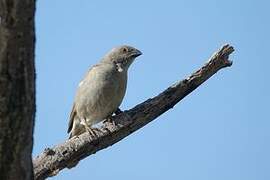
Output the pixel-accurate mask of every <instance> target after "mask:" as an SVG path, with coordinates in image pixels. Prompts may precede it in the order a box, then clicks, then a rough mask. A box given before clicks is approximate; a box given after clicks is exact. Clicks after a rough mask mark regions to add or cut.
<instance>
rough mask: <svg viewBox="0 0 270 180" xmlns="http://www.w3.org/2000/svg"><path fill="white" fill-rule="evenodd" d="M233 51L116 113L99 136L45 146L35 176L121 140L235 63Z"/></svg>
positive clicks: (223, 52) (221, 52)
mask: <svg viewBox="0 0 270 180" xmlns="http://www.w3.org/2000/svg"><path fill="white" fill-rule="evenodd" d="M233 51H234V49H233V47H232V46H230V45H224V46H223V47H222V48H221V49H220V50H219V51H218V52H216V53H215V54H214V55H213V56H212V57H211V58H210V60H209V61H208V62H207V63H206V64H205V65H204V66H203V67H202V68H200V69H199V70H198V71H196V72H195V73H193V74H192V75H191V76H190V77H188V78H186V79H184V80H182V81H180V82H177V83H175V84H174V85H172V86H170V87H169V88H168V89H166V90H165V91H163V92H162V93H161V94H159V95H158V96H156V97H154V98H150V99H148V100H146V101H145V102H143V103H141V104H139V105H137V106H135V107H134V108H132V109H130V110H127V111H124V112H123V113H121V114H119V115H117V116H114V122H115V124H112V123H104V125H103V126H102V127H101V128H100V131H98V132H97V136H96V137H92V136H90V135H89V134H88V133H84V134H82V135H80V136H79V137H77V138H74V139H70V140H67V141H66V142H64V143H62V144H59V145H56V146H55V147H53V148H52V149H51V148H47V149H45V151H44V152H43V153H41V154H40V155H39V156H37V157H36V158H35V159H34V160H33V163H34V173H35V179H38V180H39V179H45V178H47V177H49V176H54V175H56V174H57V173H58V172H59V171H60V170H62V169H63V168H66V167H69V166H70V164H74V163H76V162H78V161H80V160H82V159H84V158H86V157H87V156H89V155H91V154H94V153H96V152H97V151H99V150H102V149H104V148H107V147H109V146H111V145H113V144H115V143H117V142H119V141H120V140H121V139H123V138H125V137H127V136H128V135H129V134H131V133H133V132H134V131H136V130H138V129H140V128H141V127H143V126H145V125H146V124H148V123H149V122H151V121H152V120H154V119H155V118H157V117H158V116H160V115H161V114H163V113H164V112H166V111H167V110H169V109H170V108H173V106H174V105H175V104H177V103H178V102H179V101H180V100H181V99H183V98H184V97H185V96H187V95H188V94H189V93H191V92H192V91H193V90H194V89H196V88H197V87H198V86H200V85H201V84H202V83H203V82H205V81H206V80H207V79H208V78H210V77H211V76H212V75H214V74H215V73H216V72H217V71H218V70H220V69H222V68H225V67H229V66H231V65H232V62H231V61H230V60H229V59H228V58H229V55H230V54H231V53H232V52H233Z"/></svg>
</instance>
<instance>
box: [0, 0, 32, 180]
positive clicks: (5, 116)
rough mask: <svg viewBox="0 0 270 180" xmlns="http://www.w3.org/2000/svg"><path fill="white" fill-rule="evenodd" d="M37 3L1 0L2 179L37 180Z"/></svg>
mask: <svg viewBox="0 0 270 180" xmlns="http://www.w3.org/2000/svg"><path fill="white" fill-rule="evenodd" d="M34 13H35V1H34V0H0V179H1V180H31V179H34V175H33V165H32V146H33V126H34V116H35V67H34V46H35V33H34Z"/></svg>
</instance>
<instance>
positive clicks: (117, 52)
mask: <svg viewBox="0 0 270 180" xmlns="http://www.w3.org/2000/svg"><path fill="white" fill-rule="evenodd" d="M140 55H142V52H141V51H139V50H138V49H136V48H134V47H131V46H127V45H124V46H119V47H115V48H113V49H112V50H111V51H110V52H109V53H107V54H106V55H105V57H104V58H103V59H102V61H103V62H108V63H114V64H115V65H116V67H117V70H118V71H119V72H122V71H127V70H128V68H129V66H130V65H131V64H132V62H133V61H134V60H135V58H136V57H138V56H140Z"/></svg>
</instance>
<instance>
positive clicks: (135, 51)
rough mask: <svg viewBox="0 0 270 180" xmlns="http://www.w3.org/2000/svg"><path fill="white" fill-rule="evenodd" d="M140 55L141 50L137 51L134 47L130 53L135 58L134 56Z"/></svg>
mask: <svg viewBox="0 0 270 180" xmlns="http://www.w3.org/2000/svg"><path fill="white" fill-rule="evenodd" d="M140 55H142V52H141V51H139V50H138V49H135V50H134V51H133V53H132V54H131V56H132V57H134V58H136V57H138V56H140Z"/></svg>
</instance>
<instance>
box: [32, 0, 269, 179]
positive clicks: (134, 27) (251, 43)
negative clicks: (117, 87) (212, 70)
mask: <svg viewBox="0 0 270 180" xmlns="http://www.w3.org/2000/svg"><path fill="white" fill-rule="evenodd" d="M269 7H270V3H269V1H267V0H265V1H263V0H256V1H255V0H253V1H251V0H245V1H239V0H238V1H235V0H227V1H216V0H204V1H194V0H189V1H182V0H167V1H154V0H149V1H146V0H136V1H122V0H121V1H120V0H113V1H104V0H96V1H87V0H79V1H66V0H57V1H55V0H46V1H45V0H44V1H41V0H39V1H37V14H36V15H37V16H36V32H37V46H36V67H37V115H36V125H35V133H34V138H35V143H34V152H33V156H36V155H37V154H39V153H40V152H42V151H43V150H44V148H46V147H51V146H53V145H55V144H58V143H61V142H63V141H65V140H66V139H67V137H68V135H67V134H66V130H67V124H68V117H69V113H70V111H71V107H72V103H73V98H74V94H75V91H76V88H77V85H78V83H79V81H80V80H81V78H82V77H83V75H84V74H85V72H86V71H87V69H88V68H89V67H90V66H91V65H93V64H95V63H96V62H98V61H99V59H100V58H101V57H102V56H103V55H104V54H105V53H106V52H107V51H108V50H110V49H111V48H112V47H114V46H117V45H121V44H128V45H132V46H134V47H136V48H138V49H140V50H141V51H142V52H143V53H144V54H143V56H141V57H139V58H138V59H137V61H136V62H135V63H134V64H133V65H132V67H131V68H130V71H129V82H128V89H127V94H126V96H125V99H124V101H123V103H122V105H121V108H122V109H123V110H126V109H129V108H132V107H133V106H135V105H136V104H138V103H140V102H142V101H144V100H146V99H148V98H150V97H153V96H155V95H157V94H158V93H159V92H161V91H162V90H164V89H165V88H167V87H168V86H169V85H171V84H172V83H174V82H175V81H177V80H181V79H182V78H184V77H186V76H188V75H189V74H190V73H192V72H193V71H194V70H196V69H197V68H199V67H200V66H201V65H203V64H204V63H205V61H206V60H207V59H208V58H209V57H210V56H211V55H212V53H213V52H214V51H216V50H217V49H218V48H220V47H221V46H222V45H223V44H225V43H230V44H231V45H233V46H234V47H235V49H236V51H235V53H234V54H233V55H232V56H231V59H232V60H233V61H234V64H233V66H232V67H231V68H227V69H224V70H222V71H220V72H218V73H217V74H216V75H215V76H214V77H212V78H211V79H209V80H208V81H207V82H206V83H205V84H203V85H202V86H200V87H199V88H198V89H197V90H195V91H194V92H193V93H192V94H190V95H189V96H187V97H186V98H185V99H184V100H183V101H181V103H179V104H178V105H177V106H175V107H174V108H173V109H171V110H170V111H168V112H166V113H165V114H163V115H162V116H160V117H159V118H158V119H156V120H155V121H153V122H152V123H150V124H148V125H147V126H145V127H144V128H142V129H140V130H139V131H137V132H135V133H134V134H132V135H131V136H129V137H127V138H126V139H124V140H123V141H121V142H119V143H117V144H115V145H113V146H112V147H109V148H107V149H105V150H102V151H99V152H98V153H96V154H95V155H92V156H90V157H89V158H87V159H84V160H83V161H81V162H80V164H79V165H78V166H77V167H76V168H73V169H71V170H64V171H61V172H60V174H59V175H58V176H55V177H53V178H51V179H56V180H74V179H77V180H79V179H112V180H126V179H128V180H138V179H155V180H164V179H183V180H198V179H199V180H228V179H229V180H269V179H270V144H269V140H270V116H269V114H268V113H269V107H270V106H269V101H270V94H269V91H270V85H269V83H270V82H269V67H270V59H269V50H270V46H269V41H270V36H269V33H270V19H269V18H270V13H269Z"/></svg>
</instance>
